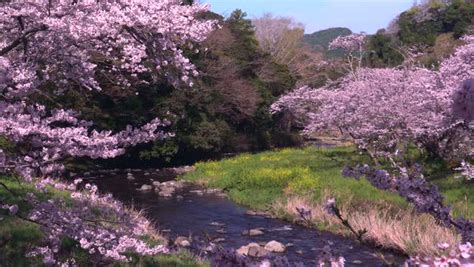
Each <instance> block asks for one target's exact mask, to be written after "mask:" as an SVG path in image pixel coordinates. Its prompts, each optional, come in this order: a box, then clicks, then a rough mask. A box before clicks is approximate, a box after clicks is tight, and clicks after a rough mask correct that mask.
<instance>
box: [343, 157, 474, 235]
mask: <svg viewBox="0 0 474 267" xmlns="http://www.w3.org/2000/svg"><path fill="white" fill-rule="evenodd" d="M342 174H343V175H344V176H346V177H353V178H355V179H359V178H360V177H361V176H363V177H365V178H366V179H367V181H369V182H370V183H371V184H372V185H373V186H374V187H376V188H378V189H381V190H394V191H396V192H397V193H398V194H399V195H400V196H402V197H403V198H405V199H406V200H407V201H408V202H409V203H412V204H413V206H414V207H415V209H416V210H417V211H418V212H423V213H429V214H431V215H432V216H433V217H434V218H436V219H437V220H438V221H439V222H440V223H442V224H444V225H446V226H447V227H450V226H453V227H455V228H456V229H457V230H458V232H459V233H460V234H461V236H462V237H463V240H464V241H465V242H474V222H473V221H470V220H467V219H465V218H463V217H459V218H453V216H452V214H451V207H449V206H445V205H444V203H443V201H444V197H443V195H442V194H441V192H440V191H439V189H438V187H437V186H436V185H433V184H431V183H430V182H428V181H427V180H426V179H424V177H423V174H422V169H421V167H420V166H419V165H415V166H413V167H412V168H410V169H407V168H401V171H400V174H399V175H390V174H389V173H388V172H387V171H385V170H379V169H374V168H372V167H370V166H368V165H360V166H356V167H345V168H344V170H343V172H342Z"/></svg>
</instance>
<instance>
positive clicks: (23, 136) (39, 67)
mask: <svg viewBox="0 0 474 267" xmlns="http://www.w3.org/2000/svg"><path fill="white" fill-rule="evenodd" d="M206 10H207V6H202V5H198V4H194V5H181V2H180V1H177V0H134V1H119V0H117V1H92V0H83V1H77V0H75V1H73V0H71V1H46V0H44V1H9V2H7V3H3V4H0V32H1V34H0V92H1V97H2V98H1V100H0V114H1V115H2V116H1V119H0V135H1V136H5V137H7V138H8V139H10V140H11V141H13V142H15V143H17V144H19V145H25V144H28V146H29V148H31V149H29V150H27V151H26V152H25V153H24V154H23V155H21V157H14V158H10V159H8V160H3V161H2V162H3V165H2V166H0V167H3V168H4V169H5V168H8V167H10V166H15V168H16V171H20V172H21V173H22V174H23V175H25V176H27V177H29V176H31V174H33V173H32V171H33V170H34V171H36V173H35V175H40V174H42V175H46V174H50V173H51V172H53V171H55V170H58V168H61V167H60V165H59V164H55V162H57V160H59V159H61V158H63V157H65V156H89V157H92V158H99V157H100V158H110V157H115V156H117V155H119V154H121V153H123V152H124V148H126V147H127V146H130V145H135V144H137V143H140V142H148V141H151V140H154V139H157V138H163V137H165V136H166V134H165V133H164V132H163V131H161V130H160V129H161V126H163V125H165V124H166V122H164V121H161V120H159V119H155V120H153V121H151V122H150V123H148V124H146V125H144V126H142V127H140V128H138V129H132V128H131V127H128V128H127V129H126V130H125V131H123V132H119V133H116V134H113V133H111V132H110V131H102V132H99V131H91V130H89V128H90V126H91V125H92V123H91V122H86V121H83V120H80V119H79V118H78V114H77V113H75V112H74V111H72V110H64V109H62V108H61V107H58V109H54V110H48V109H47V108H46V107H45V106H43V105H40V104H38V103H36V102H35V97H34V95H35V94H40V95H46V93H45V92H44V90H43V89H44V88H45V87H49V88H54V89H55V92H56V93H57V94H60V93H61V92H62V91H63V90H65V89H66V88H72V89H73V90H99V91H100V90H101V89H102V87H103V86H104V84H107V83H112V84H115V85H118V86H120V87H122V88H123V90H133V88H134V86H135V85H138V84H142V83H152V82H154V81H156V80H158V79H163V78H164V79H167V80H168V81H170V82H173V83H186V84H188V85H192V79H191V77H193V76H196V75H197V70H196V68H195V67H194V66H193V64H192V63H191V62H190V61H189V59H188V58H186V57H185V56H184V50H185V49H186V50H188V51H189V50H191V51H193V50H192V49H193V48H192V47H193V43H196V42H201V41H203V40H204V38H205V37H206V35H207V34H208V33H209V32H210V31H211V30H212V29H213V27H214V26H215V22H214V21H210V20H200V19H197V18H196V16H197V15H198V14H199V13H201V12H204V11H206ZM194 52H199V51H197V50H195V51H194ZM105 81H106V82H105ZM46 97H47V95H46ZM58 105H60V103H59V104H58ZM0 153H2V154H3V156H2V158H5V157H6V156H5V155H4V153H3V152H0ZM7 161H8V163H14V164H10V165H5V164H6V162H7ZM25 166H29V167H33V168H25ZM38 171H39V172H38Z"/></svg>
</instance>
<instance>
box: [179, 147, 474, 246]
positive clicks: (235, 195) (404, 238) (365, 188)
mask: <svg viewBox="0 0 474 267" xmlns="http://www.w3.org/2000/svg"><path fill="white" fill-rule="evenodd" d="M367 160H368V159H367V158H366V157H364V156H363V155H360V154H358V153H357V152H356V150H355V149H354V148H352V147H338V148H322V149H318V148H310V147H308V148H304V149H282V150H276V151H270V152H264V153H259V154H254V155H251V154H244V155H240V156H238V157H235V158H230V159H225V160H222V161H211V162H202V163H198V164H196V168H197V169H196V172H193V173H189V174H186V175H185V176H184V177H183V179H186V180H190V181H194V182H198V183H203V184H206V185H207V186H209V187H216V188H221V189H225V190H226V191H227V192H228V194H229V196H230V198H231V199H233V200H234V201H236V202H237V203H240V204H243V205H245V206H248V207H250V208H252V209H256V210H264V211H269V212H271V213H273V214H274V215H276V216H278V217H281V218H285V219H288V220H297V219H298V216H297V212H296V207H300V208H301V207H305V208H307V209H311V210H312V215H311V216H312V217H311V221H312V223H313V224H314V226H316V227H318V228H320V229H325V230H330V231H333V232H337V233H341V234H349V233H348V232H347V230H346V229H345V228H344V227H343V226H342V225H341V224H340V223H339V222H338V221H337V220H335V219H334V218H333V217H331V216H327V215H326V213H325V212H323V210H322V205H323V203H324V201H325V199H327V198H328V197H330V196H331V197H336V199H337V201H338V205H339V206H340V207H341V209H342V210H343V211H344V214H345V215H346V216H348V217H349V220H350V221H351V222H352V223H353V224H354V225H355V226H356V227H357V228H358V229H364V228H365V229H367V230H368V233H367V234H366V239H367V240H370V241H371V242H374V243H376V244H378V245H380V246H383V247H387V248H394V249H397V250H401V251H404V252H406V253H407V254H417V253H423V254H436V253H437V246H436V245H437V244H438V243H439V242H441V241H444V242H448V243H452V244H454V243H456V242H458V240H459V237H458V236H457V235H456V234H455V233H454V232H453V231H452V230H449V229H444V228H442V227H440V226H437V224H436V223H435V221H434V219H433V218H431V217H430V216H426V215H419V214H416V213H415V212H414V211H413V210H412V208H411V207H410V205H409V204H408V203H406V202H405V200H403V199H402V198H400V197H399V196H398V195H396V194H394V193H390V192H386V191H381V190H377V189H375V188H374V187H372V186H371V185H370V184H369V183H368V182H367V181H366V180H363V179H362V180H361V181H356V180H354V179H348V178H344V177H342V175H341V170H342V168H343V166H344V165H345V164H354V163H356V162H359V163H360V162H364V161H367ZM434 182H435V183H437V184H438V185H439V186H440V188H441V190H442V191H443V192H444V193H446V195H447V202H448V203H450V204H452V205H453V207H454V212H455V214H463V215H464V216H465V217H469V218H472V217H473V215H474V205H473V204H474V203H473V199H471V198H470V196H471V195H472V193H474V189H473V188H472V187H469V186H466V182H464V181H462V180H456V179H454V178H453V177H452V176H446V177H442V179H441V178H440V177H437V179H436V180H435V181H434Z"/></svg>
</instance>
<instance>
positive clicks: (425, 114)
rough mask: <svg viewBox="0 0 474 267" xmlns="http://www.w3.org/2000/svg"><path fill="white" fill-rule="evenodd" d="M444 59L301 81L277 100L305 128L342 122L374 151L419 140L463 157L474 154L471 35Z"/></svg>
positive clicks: (392, 151) (277, 108)
mask: <svg viewBox="0 0 474 267" xmlns="http://www.w3.org/2000/svg"><path fill="white" fill-rule="evenodd" d="M463 40H464V41H465V42H466V43H465V44H464V45H462V46H460V47H459V48H457V50H456V52H455V53H454V55H452V56H451V57H450V58H448V59H446V60H445V61H443V62H442V63H441V66H440V69H439V70H429V69H424V68H415V67H412V68H408V69H396V68H386V69H368V68H360V69H358V70H357V71H355V72H354V73H353V75H347V76H346V77H344V78H342V79H341V80H339V81H337V82H336V83H334V84H330V85H327V86H324V87H322V88H319V89H312V88H309V87H302V88H300V89H297V90H295V91H293V92H290V93H289V94H287V95H285V96H283V97H281V98H280V99H279V100H278V101H277V102H275V103H274V104H273V105H272V107H271V110H272V112H274V113H276V112H282V111H285V112H291V113H293V114H294V115H295V117H297V118H299V119H300V122H302V123H303V124H304V125H305V126H306V130H305V132H307V133H311V132H314V131H321V130H327V129H332V128H338V129H340V130H342V131H344V132H346V133H348V134H349V135H351V137H352V138H353V139H354V141H355V142H356V143H357V144H358V145H359V146H360V148H362V149H365V150H367V151H369V152H371V153H373V154H379V155H396V154H398V153H400V152H403V151H404V150H405V149H406V145H407V144H408V143H412V142H413V143H415V144H417V145H418V146H420V147H423V148H425V149H426V150H427V151H428V152H430V153H433V154H436V155H440V156H442V157H445V158H447V157H454V159H455V160H456V161H458V162H460V161H462V160H463V159H466V158H467V157H471V156H472V154H473V152H474V149H473V148H474V143H473V142H474V139H473V138H472V134H473V130H474V125H473V119H472V118H473V117H474V114H473V112H474V101H473V95H474V81H473V80H472V79H473V77H474V37H473V36H467V37H465V38H463Z"/></svg>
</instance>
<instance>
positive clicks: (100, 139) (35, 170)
mask: <svg viewBox="0 0 474 267" xmlns="http://www.w3.org/2000/svg"><path fill="white" fill-rule="evenodd" d="M48 114H50V115H48ZM58 122H63V123H67V124H68V125H67V126H63V127H57V126H56V124H57V123H58ZM167 124H168V122H166V121H161V120H159V119H154V120H153V121H151V122H149V123H147V124H145V125H143V126H142V127H141V128H139V129H133V128H132V127H127V129H125V130H123V131H121V132H118V133H115V134H112V132H111V131H100V132H99V131H95V130H93V131H90V130H89V126H90V125H91V123H90V122H88V121H83V120H79V119H78V118H77V117H76V116H75V113H74V112H73V111H71V110H52V111H50V112H47V111H46V108H45V107H44V106H42V105H38V104H36V105H34V106H30V105H27V104H26V103H25V102H20V103H8V102H2V101H0V135H1V136H4V137H7V138H9V140H12V141H13V142H15V143H19V144H21V143H29V144H31V146H30V148H29V150H27V151H26V152H25V153H24V154H19V153H16V154H15V155H14V156H12V157H8V158H7V157H6V156H5V154H4V153H1V152H0V154H3V156H0V158H2V159H0V170H2V169H6V168H9V167H10V168H14V169H15V171H16V172H18V173H20V174H22V175H23V176H25V177H27V178H30V177H33V176H46V175H52V174H54V173H56V172H60V171H62V165H61V164H58V163H57V162H58V161H59V160H61V159H63V158H64V157H65V156H74V157H83V156H87V157H91V158H113V157H115V156H117V155H120V154H122V153H123V152H124V149H125V148H126V147H128V146H133V145H136V144H137V143H142V142H149V141H152V140H155V139H162V138H165V137H167V136H168V135H169V134H167V133H165V132H164V131H163V130H162V128H163V127H164V126H166V125H167Z"/></svg>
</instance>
